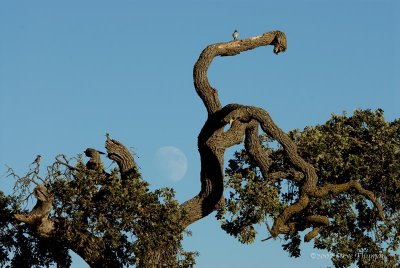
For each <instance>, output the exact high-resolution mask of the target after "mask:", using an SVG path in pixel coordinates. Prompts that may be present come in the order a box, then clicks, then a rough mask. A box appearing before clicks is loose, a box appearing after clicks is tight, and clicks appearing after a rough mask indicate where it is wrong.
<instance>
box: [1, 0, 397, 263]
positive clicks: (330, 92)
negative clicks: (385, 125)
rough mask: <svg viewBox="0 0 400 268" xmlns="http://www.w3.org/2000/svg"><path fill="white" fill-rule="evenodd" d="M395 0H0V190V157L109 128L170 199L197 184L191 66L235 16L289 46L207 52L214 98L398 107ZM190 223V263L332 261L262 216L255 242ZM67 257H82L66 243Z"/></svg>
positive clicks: (77, 140) (304, 106)
mask: <svg viewBox="0 0 400 268" xmlns="http://www.w3.org/2000/svg"><path fill="white" fill-rule="evenodd" d="M398 2H399V1H395V0H393V1H389V0H388V1H385V0H381V1H378V0H365V1H361V0H346V1H344V0H335V1H326V0H321V1H317V0H303V1H261V0H260V1H244V0H242V1H238V0H233V1H229V2H228V1H222V0H216V1H211V0H205V1H204V0H203V1H198V0H196V1H134V0H120V1H104V0H96V1H95V0H86V1H77V0H70V1H50V0H48V1H44V0H36V1H19V0H15V1H10V0H2V1H0V176H1V178H0V190H2V191H4V192H6V193H10V192H11V187H12V183H13V182H12V181H11V179H10V178H5V176H4V174H5V173H6V170H7V167H6V165H8V166H11V167H13V168H14V169H15V170H16V171H17V172H20V173H22V172H24V171H25V170H26V169H27V167H28V165H29V163H31V162H32V161H33V160H34V158H35V156H36V155H37V154H40V155H42V164H43V165H44V166H46V165H50V164H51V163H52V161H53V160H54V157H55V156H56V155H57V154H59V153H65V154H67V155H69V156H75V155H77V154H81V153H82V152H83V151H84V150H85V149H86V148H87V147H93V148H97V149H99V150H104V142H105V133H110V136H111V137H112V138H114V139H117V140H119V141H121V142H123V143H124V144H125V145H126V146H127V147H129V148H131V149H132V150H134V152H135V154H136V159H137V162H138V164H139V166H140V170H141V172H142V175H143V177H144V178H145V179H146V180H148V181H149V182H150V183H151V187H152V189H156V188H160V187H173V188H174V189H175V190H176V198H177V199H178V200H179V201H180V202H183V201H185V200H187V199H189V198H191V197H193V196H194V195H196V194H197V193H198V191H199V190H200V180H199V173H200V162H199V155H198V152H197V135H198V134H199V131H200V129H201V127H202V126H203V124H204V122H205V119H206V116H207V114H206V110H205V108H204V107H203V104H202V102H201V100H200V98H199V97H198V96H197V95H196V93H195V90H194V87H193V80H192V68H193V65H194V63H195V62H196V60H197V58H198V56H199V54H200V53H201V51H202V50H203V49H204V48H205V47H206V46H207V45H209V44H213V43H217V42H227V41H230V40H232V33H233V31H234V30H235V29H237V30H238V32H239V34H240V36H239V38H248V37H252V36H256V35H260V34H263V33H265V32H268V31H272V30H281V31H283V32H285V33H286V36H287V39H288V49H287V51H286V52H285V53H283V54H279V55H278V56H276V55H274V54H273V51H272V50H273V48H272V47H271V46H269V47H262V48H258V49H256V50H253V51H249V52H245V53H242V54H240V55H238V56H235V57H224V58H216V59H215V60H214V62H213V63H212V65H211V67H210V69H209V72H208V75H209V80H210V82H211V84H212V85H213V86H214V87H215V88H217V89H218V91H219V96H220V100H221V102H222V104H223V105H226V104H228V103H240V104H246V105H254V106H259V107H262V108H263V109H265V110H267V111H268V112H269V113H270V115H271V116H272V118H273V119H274V120H275V122H276V123H277V124H278V126H280V127H281V128H282V129H283V130H285V131H287V130H290V129H294V128H299V129H302V128H304V127H305V126H307V125H316V124H323V123H324V122H325V121H326V120H328V119H329V117H330V115H331V114H332V113H337V114H340V113H342V112H343V111H347V112H348V113H350V114H351V113H352V111H354V110H355V109H358V108H363V109H366V108H371V109H376V108H382V109H383V110H384V111H385V117H386V119H387V120H394V119H395V118H399V117H400V105H399V104H400V83H399V74H400V55H399V53H400V52H399V47H400V30H399V25H400V4H399V3H398ZM165 148H173V149H171V150H169V151H168V150H167V152H170V155H169V156H170V157H178V158H179V161H184V162H182V164H181V165H178V166H185V169H184V170H183V169H182V170H181V171H182V172H181V173H183V175H182V174H181V175H179V176H178V177H177V175H176V174H169V175H168V174H167V175H168V176H167V175H165V174H164V173H166V172H167V173H168V172H169V171H168V165H167V168H165V161H167V162H168V161H170V159H168V153H165ZM160 152H161V153H160ZM174 152H179V153H174ZM232 152H233V150H229V151H228V152H227V154H226V158H227V159H229V156H230V155H231V154H232ZM160 155H161V156H160ZM182 159H183V160H182ZM163 161H164V162H163ZM172 162H173V161H172ZM174 163H175V164H176V162H174ZM166 170H167V171H166ZM178 173H179V172H178ZM182 176H183V177H182ZM190 230H191V231H192V233H193V235H192V236H191V237H187V238H185V240H184V246H185V249H187V250H197V251H199V253H200V256H199V257H198V258H197V266H196V267H200V268H203V267H237V268H239V267H254V268H261V267H298V268H302V267H311V268H319V267H328V266H329V265H330V263H331V262H330V261H329V255H326V254H327V253H326V252H323V251H318V250H316V249H313V243H312V242H310V243H308V244H306V245H305V246H304V247H302V256H301V257H300V258H297V259H294V258H289V257H288V254H287V252H285V251H283V249H282V248H281V244H282V241H279V239H277V240H275V241H274V240H268V241H267V242H261V241H260V240H261V239H263V238H265V237H268V236H269V234H268V233H267V231H266V230H265V227H263V226H261V227H260V228H259V230H260V234H259V236H258V237H257V241H256V242H255V243H254V244H252V245H242V244H240V243H239V242H238V241H237V240H235V239H234V238H232V237H230V236H229V235H227V234H226V233H225V232H224V231H222V230H221V229H220V223H219V222H218V221H217V220H216V218H215V215H214V214H212V215H210V216H209V217H207V218H205V219H203V220H200V221H198V222H196V223H194V224H193V225H191V226H190ZM73 267H85V266H84V264H83V262H82V261H81V260H80V259H79V257H76V256H74V263H73Z"/></svg>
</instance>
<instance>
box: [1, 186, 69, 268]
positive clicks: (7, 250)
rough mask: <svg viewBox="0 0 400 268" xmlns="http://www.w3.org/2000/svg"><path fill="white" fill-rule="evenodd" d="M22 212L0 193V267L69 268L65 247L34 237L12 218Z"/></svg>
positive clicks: (16, 203) (11, 199) (12, 198)
mask: <svg viewBox="0 0 400 268" xmlns="http://www.w3.org/2000/svg"><path fill="white" fill-rule="evenodd" d="M21 212H22V211H21V209H20V206H19V202H18V201H17V199H16V198H15V197H11V196H5V195H4V193H3V192H0V267H21V268H23V267H49V266H50V265H51V264H56V265H57V267H69V266H70V264H71V258H70V256H69V255H68V249H67V248H65V247H63V246H62V245H60V244H59V243H52V242H51V241H48V240H46V239H41V238H37V237H36V236H34V235H33V233H32V230H30V229H29V228H28V227H27V226H26V225H24V224H20V223H18V222H17V221H16V220H15V219H14V214H16V213H21Z"/></svg>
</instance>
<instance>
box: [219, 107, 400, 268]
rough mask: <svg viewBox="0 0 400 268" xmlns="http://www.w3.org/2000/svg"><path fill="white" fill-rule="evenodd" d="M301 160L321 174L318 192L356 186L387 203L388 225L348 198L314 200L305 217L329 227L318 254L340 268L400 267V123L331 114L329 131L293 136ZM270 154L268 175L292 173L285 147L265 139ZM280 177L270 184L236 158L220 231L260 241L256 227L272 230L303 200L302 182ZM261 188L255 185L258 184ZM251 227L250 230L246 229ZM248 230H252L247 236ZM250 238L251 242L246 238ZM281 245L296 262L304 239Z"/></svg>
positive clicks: (364, 203) (376, 115)
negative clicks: (271, 221) (282, 215)
mask: <svg viewBox="0 0 400 268" xmlns="http://www.w3.org/2000/svg"><path fill="white" fill-rule="evenodd" d="M289 135H290V137H291V139H292V140H293V141H294V142H295V143H296V145H297V147H298V152H299V154H300V155H301V156H302V157H303V158H304V159H305V160H306V161H307V162H309V163H311V164H312V165H313V166H314V167H315V168H316V170H317V174H318V185H320V186H322V185H324V184H326V183H331V184H340V183H345V182H347V181H349V180H357V181H359V182H360V183H361V184H362V186H363V187H364V188H365V189H367V190H370V191H372V192H373V193H374V194H375V195H376V196H377V197H378V198H379V201H380V202H381V203H382V206H383V209H384V214H385V215H384V216H385V219H384V220H383V221H382V220H380V219H379V216H378V213H377V212H376V209H375V208H374V206H373V204H372V202H370V201H369V200H368V199H366V198H365V197H364V196H360V195H358V194H356V193H355V192H354V191H349V192H346V193H343V194H340V195H338V196H328V197H325V198H321V199H315V200H311V202H310V205H309V207H308V208H307V210H306V211H303V212H302V213H299V214H298V215H296V216H295V218H294V219H293V221H296V222H302V221H304V220H302V219H304V217H305V216H306V215H323V216H327V217H329V219H330V225H329V226H326V227H323V228H322V229H321V232H320V235H319V236H318V237H317V238H316V239H315V247H317V248H320V249H326V250H328V251H329V252H331V253H332V255H333V256H334V257H333V258H332V261H333V263H334V265H335V266H336V267H348V266H349V265H351V264H352V263H357V265H358V266H359V267H394V266H396V265H399V264H400V257H399V254H398V247H399V245H400V228H399V226H400V211H399V207H400V180H399V178H400V120H395V121H393V122H387V121H386V120H385V119H384V116H383V111H382V110H379V109H378V110H377V111H371V110H356V111H355V112H354V114H353V115H352V116H347V115H346V114H342V115H332V118H331V119H330V120H328V121H327V122H326V123H325V124H323V125H318V126H315V127H306V128H305V129H304V130H303V131H299V130H294V131H291V132H290V133H289ZM265 140H266V142H264V144H263V145H264V148H265V152H266V153H267V154H268V155H269V156H270V158H271V159H272V161H273V164H272V165H271V167H270V172H271V173H273V172H277V171H285V170H286V171H287V170H293V169H294V167H293V166H291V165H290V162H289V161H288V159H287V156H286V154H285V152H284V150H283V149H282V147H280V146H273V145H271V143H270V141H269V140H268V139H265ZM286 179H288V178H285V177H282V178H280V179H279V180H278V181H274V182H271V181H269V180H267V179H265V178H263V177H262V176H261V174H260V171H259V170H258V169H257V167H256V166H255V164H254V163H252V161H251V160H250V159H249V157H248V156H247V155H246V152H245V151H241V152H237V153H236V154H235V155H234V159H232V160H231V161H230V163H229V167H228V169H227V178H226V187H227V188H229V189H230V195H229V196H228V197H227V200H226V208H225V209H226V213H225V215H224V217H223V221H222V227H223V229H225V230H226V231H227V232H228V233H230V234H232V235H235V236H237V237H238V238H239V240H240V241H241V242H246V243H247V242H251V241H253V240H254V238H255V235H256V232H255V228H254V227H255V225H256V224H267V223H268V221H269V220H268V219H271V218H274V217H275V216H276V215H277V213H279V212H280V211H282V209H283V208H284V207H286V206H287V205H289V204H291V203H292V202H294V201H295V200H296V199H297V198H298V189H299V185H298V183H299V182H298V181H296V180H286ZM255 182H256V183H255ZM245 223H250V224H251V226H248V227H245V226H244V225H245ZM249 230H250V231H249ZM249 233H250V236H249V235H248V234H249ZM284 238H285V240H287V241H288V243H287V244H285V245H283V247H284V249H285V250H288V251H289V253H290V255H291V256H299V255H300V249H299V246H300V243H301V240H300V234H299V233H298V232H295V233H292V234H288V235H285V237H284Z"/></svg>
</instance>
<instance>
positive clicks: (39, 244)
mask: <svg viewBox="0 0 400 268" xmlns="http://www.w3.org/2000/svg"><path fill="white" fill-rule="evenodd" d="M267 45H273V46H274V53H276V54H279V53H280V52H284V51H285V50H286V48H287V43H286V36H285V34H284V33H282V32H280V31H273V32H268V33H265V34H263V35H261V36H256V37H252V38H248V39H243V40H234V41H232V42H227V43H217V44H213V45H209V46H208V47H206V48H205V49H204V50H203V52H202V53H201V54H200V57H199V59H198V61H197V62H196V64H195V66H194V69H193V78H194V86H195V89H196V92H197V94H198V95H199V97H200V98H201V100H202V101H203V104H204V106H205V108H206V110H207V113H208V118H207V120H206V122H205V124H204V126H203V128H202V129H201V131H200V134H199V136H198V149H199V153H200V160H201V174H200V179H201V189H200V192H199V194H198V195H196V196H194V197H193V198H191V199H190V200H187V201H186V202H184V203H182V204H178V202H177V201H176V200H175V199H174V191H173V189H168V188H163V189H159V190H156V191H150V190H149V188H148V183H147V182H146V181H144V180H143V179H142V178H141V175H140V172H139V169H138V168H137V165H136V163H135V160H134V157H133V155H132V153H130V151H129V150H128V149H127V148H126V147H125V146H124V145H123V144H122V143H121V142H119V141H117V140H115V139H112V138H110V136H109V135H108V134H107V135H106V146H105V147H106V150H107V157H108V158H109V159H111V160H113V161H115V163H116V164H117V167H114V168H112V169H111V170H105V168H104V166H103V164H102V162H101V158H100V153H101V152H99V151H97V150H95V149H91V148H88V149H87V150H86V151H85V154H86V156H87V157H89V158H90V159H89V161H88V162H87V164H85V163H84V159H83V156H81V155H79V156H78V157H74V158H68V157H66V156H65V155H58V156H57V157H56V159H55V162H54V164H53V165H52V166H50V167H48V168H47V173H46V176H45V177H43V176H41V173H40V167H41V166H40V158H37V160H35V161H34V162H33V163H32V164H31V166H30V169H29V171H28V172H27V173H26V174H25V175H24V176H18V175H17V174H15V172H14V171H13V170H12V169H10V170H9V174H10V175H11V176H12V177H14V178H15V179H16V188H15V194H14V195H12V196H6V195H4V194H3V193H1V195H0V201H1V202H0V209H1V213H0V225H1V226H0V227H1V230H2V231H1V237H0V256H1V259H0V263H1V265H2V266H6V265H10V266H12V267H30V266H48V265H49V264H51V263H54V264H56V265H57V266H60V267H64V266H66V267H68V266H69V265H70V263H71V260H70V257H69V255H68V250H69V249H70V250H73V251H74V252H76V253H77V254H78V255H79V256H81V257H82V258H83V259H84V260H85V261H86V262H87V263H88V264H89V265H90V266H92V267H123V266H128V265H136V266H137V267H160V266H161V267H191V266H193V265H194V264H195V256H196V253H195V252H186V251H184V250H183V248H182V246H181V240H182V237H183V235H184V233H185V230H186V228H187V227H188V226H190V224H192V223H194V222H196V221H198V220H200V219H202V218H204V217H206V216H208V215H210V214H211V213H212V212H214V211H218V213H217V217H218V218H219V219H220V220H221V222H222V228H223V229H224V230H225V231H227V232H228V233H229V234H231V235H234V236H236V237H237V238H238V239H239V241H241V242H243V243H250V242H252V241H254V239H255V236H256V231H255V228H254V226H255V225H256V224H260V223H261V224H265V225H266V226H267V228H266V232H265V233H269V234H270V237H271V238H276V237H278V236H280V235H283V236H284V239H285V240H287V244H285V245H284V248H285V249H286V250H288V251H289V252H290V255H292V256H296V257H297V256H299V255H300V252H299V244H300V242H301V240H300V235H301V234H300V232H301V231H304V230H308V233H307V234H306V235H305V236H304V240H305V241H310V240H312V239H314V238H315V241H316V246H317V247H319V248H325V249H328V250H329V251H331V252H333V253H335V254H337V255H335V256H337V258H334V264H335V265H336V266H337V267H343V266H346V265H348V264H350V263H352V262H355V261H357V262H358V264H359V265H360V266H362V267H369V266H370V265H371V263H373V264H374V267H378V265H380V266H381V267H386V266H385V265H391V266H393V265H399V258H398V256H397V255H396V254H395V251H396V250H397V247H398V245H399V230H398V229H399V228H398V226H399V223H400V221H399V213H398V210H397V208H398V202H399V201H398V200H399V199H396V197H398V190H399V182H398V181H397V178H398V175H399V165H400V163H399V160H398V159H399V157H398V156H399V153H400V146H399V142H400V126H399V124H400V123H399V121H394V122H391V123H389V122H386V121H385V120H384V119H383V112H382V111H380V110H379V111H376V112H375V113H374V112H371V111H368V110H367V111H357V112H356V113H355V114H354V115H353V116H352V117H347V116H346V115H342V116H333V117H332V119H331V120H330V121H328V122H327V123H326V124H325V125H323V126H316V127H308V128H306V129H305V130H304V131H298V130H296V131H292V132H289V133H288V134H286V133H285V132H283V131H282V130H281V129H280V128H279V127H278V126H277V125H276V124H275V123H274V121H273V120H272V119H271V117H270V116H269V114H268V113H267V112H266V111H264V110H263V109H261V108H257V107H253V106H244V105H240V104H228V105H226V106H222V105H221V102H220V100H219V97H218V91H217V89H215V88H213V87H212V86H211V85H210V83H209V82H208V78H207V70H208V67H209V66H210V64H211V62H212V60H213V59H214V58H215V57H217V56H222V57H224V56H235V55H238V54H240V53H241V52H243V51H247V50H252V49H255V48H258V47H261V46H267ZM226 126H229V129H228V130H224V129H225V127H226ZM260 129H261V130H262V132H263V134H262V135H261V136H260V135H259V130H260ZM243 140H244V150H242V151H240V152H237V153H236V154H235V158H234V159H232V160H230V162H229V167H228V168H227V170H226V175H227V176H226V177H225V172H224V153H225V150H226V149H227V148H229V147H231V146H233V145H236V144H240V143H242V142H243ZM273 142H274V143H273ZM224 180H225V181H224ZM377 182H379V183H377ZM225 187H227V188H228V189H229V195H228V196H226V197H224V188H225ZM31 193H33V195H34V196H35V198H36V199H37V201H36V205H35V206H34V208H33V209H32V210H31V211H27V210H25V209H22V205H23V204H24V203H25V202H26V200H27V199H28V198H29V196H30V195H31ZM271 224H272V226H270V225H271ZM310 228H311V230H309V229H310ZM263 235H264V234H263ZM354 252H360V253H363V254H365V256H375V255H376V254H379V258H375V259H374V260H373V262H371V261H368V262H367V261H366V258H365V257H363V255H355V254H350V253H354ZM339 254H341V255H339ZM367 254H369V255H367ZM371 254H375V255H371ZM381 255H382V256H381ZM26 256H29V257H26Z"/></svg>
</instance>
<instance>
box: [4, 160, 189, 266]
mask: <svg viewBox="0 0 400 268" xmlns="http://www.w3.org/2000/svg"><path fill="white" fill-rule="evenodd" d="M48 172H49V173H48V175H47V179H46V186H47V188H48V189H49V190H50V191H51V192H52V193H53V195H54V202H53V210H52V212H51V214H50V218H51V219H53V220H54V222H55V227H56V228H55V233H54V236H53V238H54V239H53V238H50V239H44V238H41V239H37V238H36V236H35V235H33V234H32V233H31V231H30V230H29V229H28V228H27V227H26V225H25V224H22V223H18V222H16V221H15V220H14V219H13V218H14V217H13V215H14V214H15V213H16V212H20V211H19V210H18V203H17V202H16V201H15V200H16V199H15V198H13V197H6V196H4V195H2V196H1V198H2V199H1V201H2V203H1V205H2V207H1V209H2V211H0V212H1V214H0V215H1V217H2V218H1V223H0V224H2V225H3V226H1V227H2V230H3V231H1V232H2V236H1V238H0V250H1V251H0V254H1V256H2V259H4V261H3V262H2V263H0V264H2V265H5V264H9V265H11V267H30V266H35V265H36V264H37V265H43V266H48V265H49V264H51V263H55V264H58V265H59V266H60V267H68V266H69V265H70V258H69V256H68V248H70V249H75V250H76V251H77V253H78V254H79V255H81V256H82V257H84V259H85V260H86V261H88V262H91V261H93V263H95V262H96V260H97V259H99V257H100V258H103V257H104V259H103V260H102V261H101V265H104V266H105V267H127V266H132V265H134V266H138V267H151V263H152V262H154V261H156V262H157V265H164V266H165V267H175V266H178V267H192V266H193V265H194V263H195V262H194V256H195V255H196V253H192V252H185V251H183V249H182V247H181V240H182V238H183V235H184V230H183V227H182V225H181V222H182V219H183V218H184V212H182V211H181V210H180V207H179V204H178V203H177V201H176V200H175V199H174V191H173V190H172V189H168V188H164V189H159V190H156V191H154V192H153V191H150V190H149V189H148V183H147V182H145V181H144V180H142V179H141V178H140V176H138V177H135V178H129V179H126V180H122V179H121V177H120V175H119V171H118V169H117V168H115V169H113V170H111V172H110V174H107V173H105V172H104V171H103V170H102V169H99V170H97V171H96V170H89V169H87V168H86V166H85V164H84V163H83V160H82V159H81V158H80V157H79V158H78V159H77V160H76V161H75V163H72V164H71V161H70V160H67V159H66V158H65V157H64V156H58V157H57V158H56V162H55V163H54V164H53V166H52V167H49V168H48ZM19 181H21V180H19ZM13 206H14V207H13ZM5 217H6V218H5ZM7 228H9V229H7ZM3 233H4V234H5V235H3ZM10 240H11V241H10ZM43 243H45V244H43ZM46 243H47V244H46ZM57 247H58V248H60V249H59V250H60V251H62V252H63V253H64V254H59V255H55V254H53V255H52V254H51V253H52V252H53V251H54V250H55V249H56V248H57ZM45 250H47V251H45ZM42 251H43V252H42ZM19 252H21V254H19ZM26 252H29V254H28V255H26ZM10 253H12V254H10ZM13 254H14V255H15V256H14V257H13V260H12V261H9V260H8V259H7V258H10V257H11V256H12V255H13ZM22 254H23V256H24V259H23V260H20V258H18V256H19V255H22ZM83 255H84V256H83ZM26 256H32V257H29V258H27V257H26ZM2 259H0V260H2ZM18 261H20V262H21V261H22V262H23V263H18Z"/></svg>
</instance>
